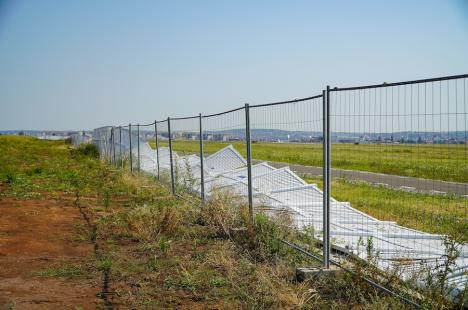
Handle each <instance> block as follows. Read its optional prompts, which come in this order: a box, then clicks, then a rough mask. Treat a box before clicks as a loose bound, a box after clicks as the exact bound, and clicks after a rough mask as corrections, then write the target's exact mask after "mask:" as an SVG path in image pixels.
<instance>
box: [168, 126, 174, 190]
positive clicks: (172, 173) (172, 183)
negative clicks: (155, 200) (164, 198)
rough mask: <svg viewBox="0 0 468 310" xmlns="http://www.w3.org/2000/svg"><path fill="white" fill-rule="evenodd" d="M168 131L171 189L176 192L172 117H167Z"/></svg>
mask: <svg viewBox="0 0 468 310" xmlns="http://www.w3.org/2000/svg"><path fill="white" fill-rule="evenodd" d="M167 132H168V134H169V160H170V163H171V189H172V194H173V195H175V194H176V190H175V180H174V163H173V158H172V137H171V118H170V117H168V118H167Z"/></svg>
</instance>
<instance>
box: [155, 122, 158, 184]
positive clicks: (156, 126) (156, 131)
mask: <svg viewBox="0 0 468 310" xmlns="http://www.w3.org/2000/svg"><path fill="white" fill-rule="evenodd" d="M154 139H155V140H156V165H157V167H158V180H159V146H158V122H157V121H156V120H154Z"/></svg>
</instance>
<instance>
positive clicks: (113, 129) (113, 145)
mask: <svg viewBox="0 0 468 310" xmlns="http://www.w3.org/2000/svg"><path fill="white" fill-rule="evenodd" d="M112 153H113V154H112V155H113V157H114V158H113V159H112V161H113V164H114V165H117V164H116V161H115V127H112Z"/></svg>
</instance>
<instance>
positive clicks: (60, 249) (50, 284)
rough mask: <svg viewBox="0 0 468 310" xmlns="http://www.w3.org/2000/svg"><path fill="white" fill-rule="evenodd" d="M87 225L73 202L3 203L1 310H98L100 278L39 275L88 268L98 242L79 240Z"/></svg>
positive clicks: (0, 214)
mask: <svg viewBox="0 0 468 310" xmlns="http://www.w3.org/2000/svg"><path fill="white" fill-rule="evenodd" d="M77 224H78V225H80V224H82V225H85V224H86V223H85V221H84V219H83V217H82V215H81V214H80V211H79V209H78V208H76V207H75V206H73V203H71V202H70V201H59V200H55V199H46V200H15V199H12V198H3V199H0V309H8V308H12V309H75V308H76V307H82V308H83V309H94V308H96V306H97V305H98V303H99V298H98V297H97V296H98V293H99V292H100V291H101V289H102V279H101V278H100V277H99V275H86V276H85V277H77V278H74V277H72V278H62V277H45V276H41V275H38V273H39V272H43V271H45V270H47V269H49V268H53V267H56V266H57V265H58V264H60V263H66V264H82V263H83V262H85V261H86V259H87V257H90V256H91V255H93V243H92V242H91V241H89V240H76V225H77Z"/></svg>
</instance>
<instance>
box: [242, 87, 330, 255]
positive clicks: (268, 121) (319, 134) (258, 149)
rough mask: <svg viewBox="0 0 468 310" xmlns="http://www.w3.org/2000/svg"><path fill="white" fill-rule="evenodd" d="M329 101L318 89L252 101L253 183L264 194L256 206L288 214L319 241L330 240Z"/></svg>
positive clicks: (272, 213)
mask: <svg viewBox="0 0 468 310" xmlns="http://www.w3.org/2000/svg"><path fill="white" fill-rule="evenodd" d="M323 102H324V101H323V96H322V95H318V96H314V97H310V98H304V99H298V100H292V101H286V102H278V103H271V104H263V105H255V106H251V107H250V127H251V142H252V147H251V149H252V158H253V165H252V188H253V190H254V193H255V196H256V197H259V198H258V199H257V200H256V201H255V203H254V206H255V207H256V209H262V210H264V211H265V212H266V214H268V215H269V216H274V217H282V218H283V219H284V218H286V223H288V222H289V225H290V226H293V227H295V228H296V229H298V230H299V231H301V232H302V233H304V234H306V235H307V236H308V237H309V239H315V240H317V241H319V242H322V241H323V240H324V238H323V233H324V232H323V221H324V213H323V210H324V208H323V206H324V205H323V202H324V195H323V192H322V190H321V189H322V188H323V184H322V181H323V178H322V175H323V142H324V140H323ZM291 164H292V165H291ZM308 244H309V245H311V244H313V243H311V242H308ZM308 250H309V251H313V252H317V249H316V248H310V247H309V248H308Z"/></svg>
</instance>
